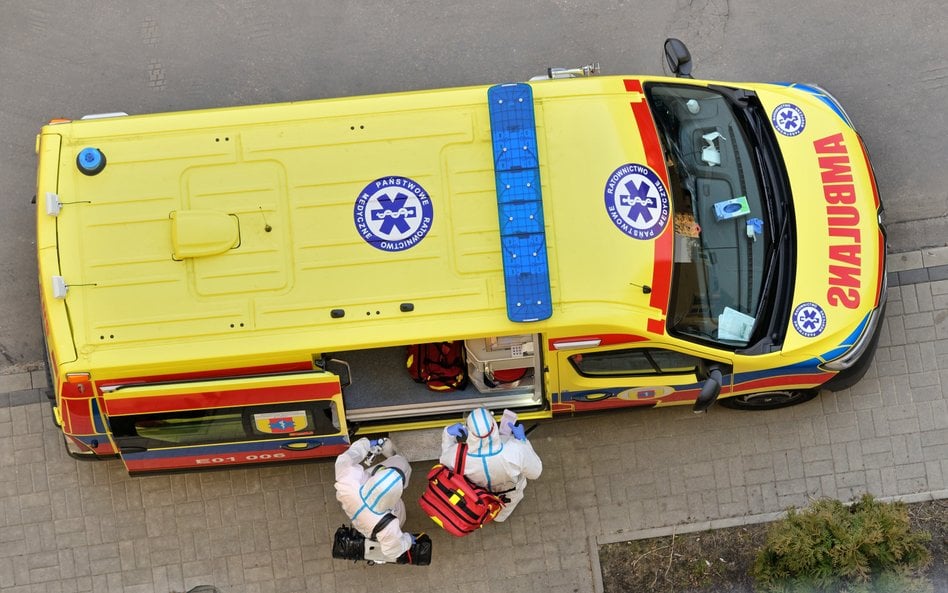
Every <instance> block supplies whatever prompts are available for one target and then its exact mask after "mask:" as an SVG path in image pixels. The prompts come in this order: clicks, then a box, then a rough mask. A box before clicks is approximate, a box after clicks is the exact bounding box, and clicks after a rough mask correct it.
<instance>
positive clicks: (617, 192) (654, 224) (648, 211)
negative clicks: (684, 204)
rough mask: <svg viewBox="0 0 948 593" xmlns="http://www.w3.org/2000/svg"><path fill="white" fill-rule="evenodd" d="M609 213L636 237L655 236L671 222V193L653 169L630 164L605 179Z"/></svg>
mask: <svg viewBox="0 0 948 593" xmlns="http://www.w3.org/2000/svg"><path fill="white" fill-rule="evenodd" d="M605 195H606V213H607V214H609V218H610V219H612V222H613V224H615V225H616V227H618V228H619V230H620V231H622V232H623V233H625V234H626V235H628V236H630V237H632V238H633V239H642V240H648V239H654V238H655V237H657V236H659V235H661V234H662V231H663V230H665V226H666V225H667V224H668V212H669V203H668V192H667V191H666V190H665V184H663V183H662V180H661V179H659V177H658V175H656V174H655V172H654V171H652V170H651V169H649V168H648V167H646V166H644V165H638V164H636V163H629V164H627V165H622V166H621V167H619V168H618V169H616V170H615V171H613V172H612V175H610V176H609V179H608V180H607V181H606V190H605Z"/></svg>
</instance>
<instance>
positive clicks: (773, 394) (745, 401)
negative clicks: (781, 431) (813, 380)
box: [718, 389, 819, 410]
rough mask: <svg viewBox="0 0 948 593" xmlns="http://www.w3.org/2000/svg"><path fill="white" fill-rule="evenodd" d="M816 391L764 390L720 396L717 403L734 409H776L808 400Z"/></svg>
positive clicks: (814, 395)
mask: <svg viewBox="0 0 948 593" xmlns="http://www.w3.org/2000/svg"><path fill="white" fill-rule="evenodd" d="M818 393H819V391H816V390H813V389H797V390H782V391H764V392H761V393H746V394H744V395H735V396H734V397H725V398H721V399H719V400H718V403H719V404H721V405H722V406H724V407H725V408H731V409H734V410H776V409H777V408H786V407H788V406H795V405H797V404H802V403H803V402H806V401H810V400H811V399H813V398H814V397H816V395H817V394H818Z"/></svg>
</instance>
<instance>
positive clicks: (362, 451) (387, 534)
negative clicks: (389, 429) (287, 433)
mask: <svg viewBox="0 0 948 593" xmlns="http://www.w3.org/2000/svg"><path fill="white" fill-rule="evenodd" d="M370 449H371V444H370V443H369V440H368V439H366V438H361V439H359V440H357V441H356V442H354V443H352V445H351V446H350V447H349V449H348V450H347V451H346V452H345V453H343V454H342V455H340V456H339V457H337V458H336V500H338V501H339V502H340V503H341V504H342V510H343V511H345V513H346V516H348V517H349V519H350V520H351V521H352V526H353V527H355V528H356V529H357V530H358V531H359V533H361V534H362V535H364V536H365V537H366V539H368V538H370V537H371V535H372V530H373V529H375V526H376V525H378V523H379V521H381V520H382V518H383V517H385V515H386V514H387V513H391V514H393V515H395V517H396V518H397V519H398V520H397V521H391V522H390V523H389V524H388V525H386V526H385V527H384V528H382V530H381V531H379V533H378V534H377V535H376V538H375V539H376V540H377V541H378V543H379V549H380V551H381V552H382V554H383V555H384V556H385V560H386V562H395V561H396V560H397V559H398V557H399V556H401V555H402V554H404V553H405V552H406V551H408V549H409V548H411V544H412V536H411V534H408V533H404V532H403V531H402V525H404V524H405V503H404V502H402V491H403V490H404V488H405V486H406V485H407V484H408V480H409V478H411V466H410V465H409V464H408V460H407V459H405V458H404V457H402V456H401V455H394V449H390V450H389V452H391V453H393V454H392V455H391V456H390V457H388V458H387V459H386V460H385V461H383V462H381V463H378V464H376V465H373V466H372V467H369V468H366V467H364V466H363V465H362V461H363V460H364V459H365V458H366V456H367V455H368V454H369V451H370ZM383 451H384V450H383Z"/></svg>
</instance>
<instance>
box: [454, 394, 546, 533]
mask: <svg viewBox="0 0 948 593" xmlns="http://www.w3.org/2000/svg"><path fill="white" fill-rule="evenodd" d="M508 428H510V429H511V433H510V434H503V435H502V434H500V427H498V426H497V422H495V421H494V416H493V415H492V414H491V413H490V410H487V409H485V408H478V409H476V410H474V411H472V412H471V413H470V414H469V415H468V417H467V422H466V426H465V425H462V424H452V425H451V426H448V427H447V428H445V429H444V432H443V433H442V435H441V459H440V461H441V463H442V464H443V465H445V466H447V467H449V468H451V469H454V460H455V457H456V456H457V447H458V439H460V440H465V439H466V440H467V459H465V461H464V475H465V476H466V477H467V478H468V479H469V480H471V481H472V482H474V483H475V484H477V485H478V486H483V487H484V488H487V489H488V490H490V491H491V492H494V493H500V492H505V491H506V492H505V494H504V495H503V496H504V497H505V498H506V499H507V500H509V502H507V503H506V505H505V506H504V508H503V509H502V510H501V511H500V513H498V514H497V517H496V518H494V521H504V520H506V519H507V517H509V516H510V513H512V512H513V510H514V509H515V508H516V507H517V504H518V503H519V502H520V501H521V500H522V499H523V490H524V488H526V487H527V480H536V479H537V478H539V477H540V472H542V471H543V463H542V462H541V461H540V457H539V456H537V454H536V452H535V451H534V450H533V445H531V444H530V441H528V440H527V436H526V434H525V431H524V429H523V425H522V424H512V425H511V426H509V427H508ZM505 432H506V431H505Z"/></svg>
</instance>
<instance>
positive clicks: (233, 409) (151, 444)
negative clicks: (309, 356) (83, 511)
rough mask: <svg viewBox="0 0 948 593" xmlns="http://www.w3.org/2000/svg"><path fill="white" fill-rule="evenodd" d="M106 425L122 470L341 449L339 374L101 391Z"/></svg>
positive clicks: (203, 464)
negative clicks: (120, 461)
mask: <svg viewBox="0 0 948 593" xmlns="http://www.w3.org/2000/svg"><path fill="white" fill-rule="evenodd" d="M103 392H104V393H103V399H104V404H105V406H104V407H105V411H106V414H107V418H108V423H109V429H110V432H111V434H112V438H113V439H114V441H115V447H116V449H117V450H119V451H120V456H121V458H122V461H123V462H124V463H125V467H126V468H127V469H128V471H129V472H130V473H134V472H144V471H159V470H174V469H192V468H198V467H217V466H224V465H237V464H244V463H265V462H270V461H287V460H293V459H305V458H313V457H330V456H333V457H334V456H336V455H339V454H340V453H342V452H343V451H344V450H345V449H346V448H347V447H348V444H349V438H348V434H347V427H346V419H345V414H344V410H343V406H342V390H341V388H340V385H339V377H338V376H336V375H334V374H332V373H327V372H305V373H293V374H286V375H272V376H262V377H234V378H228V379H217V380H206V381H187V382H180V383H163V384H150V385H140V384H139V385H117V386H109V387H105V388H103Z"/></svg>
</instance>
